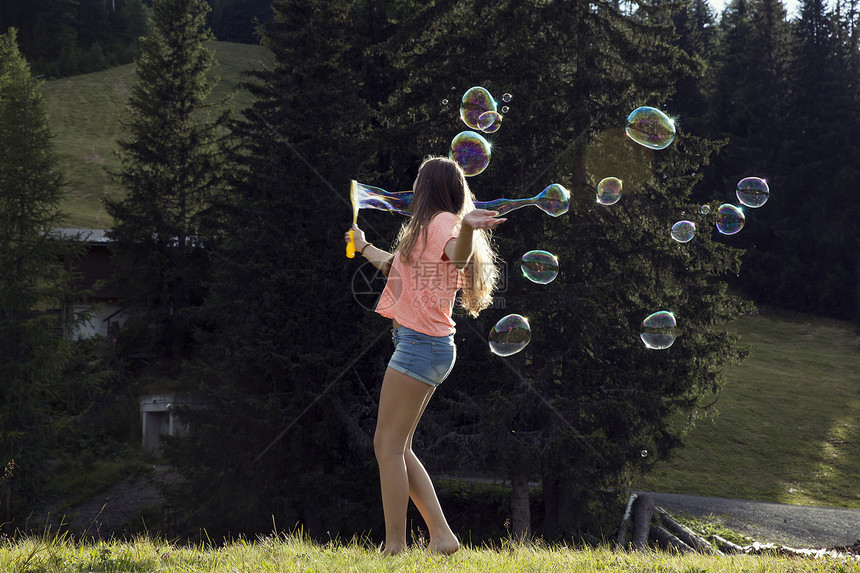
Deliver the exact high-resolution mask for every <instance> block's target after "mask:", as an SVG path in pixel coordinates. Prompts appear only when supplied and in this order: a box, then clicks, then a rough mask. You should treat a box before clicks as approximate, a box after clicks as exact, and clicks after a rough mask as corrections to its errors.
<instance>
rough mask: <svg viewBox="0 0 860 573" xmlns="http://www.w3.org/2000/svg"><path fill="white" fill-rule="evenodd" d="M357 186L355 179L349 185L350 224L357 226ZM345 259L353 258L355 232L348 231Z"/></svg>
mask: <svg viewBox="0 0 860 573" xmlns="http://www.w3.org/2000/svg"><path fill="white" fill-rule="evenodd" d="M357 185H358V183H357V182H356V180H355V179H353V180H352V182H351V183H350V184H349V199H350V201H352V224H353V225H358V201H356V200H355V188H356V186H357ZM346 258H348V259H354V258H355V231H354V230H352V229H350V230H349V242H348V243H347V244H346Z"/></svg>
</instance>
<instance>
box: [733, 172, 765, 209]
mask: <svg viewBox="0 0 860 573" xmlns="http://www.w3.org/2000/svg"><path fill="white" fill-rule="evenodd" d="M735 193H736V194H737V196H738V201H740V202H741V205H744V206H746V207H752V208H758V207H761V206H762V205H764V204H765V203H767V200H768V197H769V196H770V189H769V188H768V186H767V181H765V180H764V179H759V178H758V177H747V178H745V179H741V180H740V181H738V188H737V191H735Z"/></svg>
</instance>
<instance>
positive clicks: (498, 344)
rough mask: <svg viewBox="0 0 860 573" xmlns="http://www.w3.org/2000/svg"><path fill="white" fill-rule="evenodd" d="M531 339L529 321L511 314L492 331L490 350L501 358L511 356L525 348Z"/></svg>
mask: <svg viewBox="0 0 860 573" xmlns="http://www.w3.org/2000/svg"><path fill="white" fill-rule="evenodd" d="M531 338H532V331H531V328H529V321H528V319H526V318H525V317H524V316H520V315H519V314H509V315H508V316H506V317H504V318H503V319H501V320H500V321H499V322H497V323H496V325H495V326H494V327H493V329H492V330H491V331H490V337H489V342H490V350H492V351H493V353H494V354H498V355H499V356H510V355H511V354H516V353H517V352H519V351H520V350H522V349H523V348H525V347H526V346H527V345H528V343H529V341H530V340H531Z"/></svg>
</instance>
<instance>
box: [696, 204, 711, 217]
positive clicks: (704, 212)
mask: <svg viewBox="0 0 860 573" xmlns="http://www.w3.org/2000/svg"><path fill="white" fill-rule="evenodd" d="M699 212H700V213H701V214H702V215H707V214H708V213H710V212H711V206H710V205H708V204H707V203H705V204H704V205H702V207H701V209H699Z"/></svg>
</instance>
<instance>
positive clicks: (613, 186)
mask: <svg viewBox="0 0 860 573" xmlns="http://www.w3.org/2000/svg"><path fill="white" fill-rule="evenodd" d="M619 199H621V179H618V178H617V177H605V178H604V179H602V180H601V181H600V183H598V184H597V202H598V203H600V204H601V205H615V204H616V203H618V200H619Z"/></svg>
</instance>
